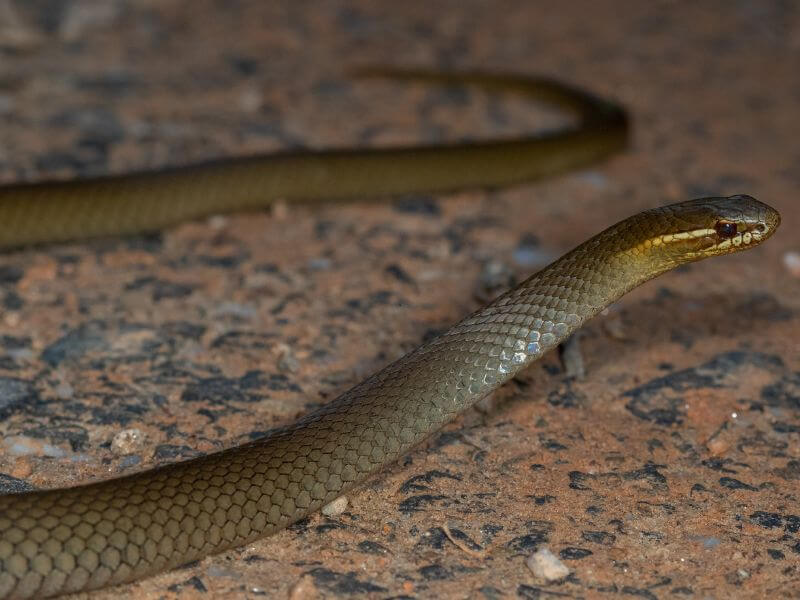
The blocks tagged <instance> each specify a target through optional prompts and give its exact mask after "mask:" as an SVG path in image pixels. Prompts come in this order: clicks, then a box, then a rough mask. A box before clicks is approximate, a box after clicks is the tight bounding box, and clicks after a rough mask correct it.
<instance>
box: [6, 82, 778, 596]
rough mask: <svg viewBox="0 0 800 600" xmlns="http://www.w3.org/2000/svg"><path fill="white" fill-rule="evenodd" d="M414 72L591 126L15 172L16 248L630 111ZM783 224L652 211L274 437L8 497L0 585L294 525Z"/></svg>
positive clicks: (550, 149) (171, 562) (564, 148)
mask: <svg viewBox="0 0 800 600" xmlns="http://www.w3.org/2000/svg"><path fill="white" fill-rule="evenodd" d="M381 75H383V73H381ZM394 75H398V73H394ZM399 76H400V77H403V78H408V79H423V80H429V81H432V82H434V83H444V84H453V83H470V84H473V83H477V84H479V85H483V86H485V87H488V88H495V89H503V90H514V91H518V92H522V93H524V94H528V95H533V96H536V97H540V98H545V99H547V100H550V101H553V102H555V103H557V104H558V105H560V106H564V107H566V108H568V109H572V110H574V111H576V113H577V114H578V115H579V119H578V126H577V127H575V128H573V129H571V130H567V131H565V132H560V133H558V134H544V135H541V136H538V137H536V138H520V139H515V140H502V141H497V142H470V143H466V144H455V145H451V146H438V147H423V148H416V149H415V148H389V149H372V150H331V151H324V152H300V153H286V154H279V155H272V156H263V157H255V158H249V159H244V160H231V161H225V162H220V163H214V164H208V165H203V166H198V167H188V168H179V169H174V170H169V171H164V172H158V173H150V174H148V173H137V174H133V175H125V176H120V177H118V176H111V177H106V178H98V179H92V180H83V181H80V180H79V181H75V182H49V183H43V184H24V185H17V186H8V187H5V188H0V223H2V227H0V244H2V245H3V246H4V247H17V246H25V245H36V244H42V243H49V242H59V241H64V240H73V239H82V238H87V237H97V236H104V235H121V234H128V233H138V232H142V231H149V230H153V229H160V228H163V227H166V226H169V225H170V224H172V223H176V222H178V221H182V220H185V219H189V218H198V217H201V216H203V215H206V214H213V213H215V212H220V211H223V210H231V209H237V210H238V209H252V208H256V207H259V206H263V205H264V204H265V203H266V202H267V201H268V200H274V199H276V198H289V199H294V200H298V201H300V200H318V199H324V198H344V197H348V196H367V197H369V196H373V195H381V194H387V195H389V194H396V193H402V192H408V191H412V190H433V191H442V190H448V189H454V188H456V187H463V186H465V185H466V186H473V185H479V186H487V187H492V186H496V185H506V184H509V183H514V182H517V181H522V180H525V179H529V178H532V177H539V176H544V175H547V174H551V173H555V172H559V171H563V170H565V169H567V168H574V167H575V166H578V165H582V164H587V163H588V162H591V161H594V160H597V159H598V158H602V157H603V156H606V155H607V154H609V153H610V152H612V151H614V150H615V149H619V148H620V147H621V146H622V145H623V144H624V140H625V137H626V130H627V117H626V115H625V112H624V111H623V110H622V109H621V108H620V107H618V106H617V105H615V104H613V103H609V102H606V101H603V100H600V99H598V98H596V97H594V96H592V95H590V94H587V93H585V92H582V91H580V90H577V89H575V88H570V87H567V86H564V85H562V84H560V83H558V82H556V81H554V80H546V79H533V78H530V79H527V78H519V77H518V78H514V77H508V76H505V77H499V76H494V75H492V76H490V75H476V74H474V73H471V74H468V75H459V76H453V75H446V76H443V75H440V74H430V73H424V72H422V73H421V72H417V71H414V72H411V71H403V72H401V73H399ZM554 155H558V156H554ZM476 171H477V173H476ZM265 198H266V199H267V200H265ZM779 223H780V215H779V213H778V212H777V211H776V210H774V209H773V208H771V207H769V206H768V205H766V204H764V203H762V202H759V201H758V200H756V199H754V198H752V197H750V196H747V195H737V196H730V197H714V198H700V199H694V200H689V201H685V202H681V203H677V204H672V205H667V206H662V207H658V208H653V209H649V210H646V211H644V212H641V213H639V214H636V215H634V216H631V217H629V218H627V219H625V220H623V221H621V222H619V223H617V224H616V225H613V226H611V227H609V228H607V229H605V230H604V231H602V232H601V233H599V234H598V235H596V236H594V237H592V238H591V239H589V240H588V241H586V242H584V243H583V244H581V245H579V246H578V247H576V248H575V249H574V250H572V251H571V252H569V253H567V254H566V255H564V256H563V257H561V258H559V259H558V260H556V261H555V262H553V263H552V264H550V265H549V266H547V267H545V268H544V269H542V270H540V271H539V272H537V273H535V274H533V275H531V276H530V277H529V278H528V279H526V280H525V281H523V282H522V283H520V284H519V285H517V286H516V287H514V288H513V289H511V290H509V291H508V292H506V293H504V294H503V295H501V296H499V297H498V298H497V299H495V300H494V301H492V302H490V303H489V304H487V305H486V306H484V307H483V308H480V309H479V310H477V311H476V312H474V313H473V314H472V315H470V316H468V317H466V318H465V319H463V320H462V321H460V322H459V323H457V324H456V325H454V326H453V327H451V328H450V329H448V330H446V331H444V332H443V333H441V334H439V335H438V336H436V337H435V338H433V339H431V340H429V341H427V342H426V343H424V344H422V345H421V346H419V347H418V348H417V349H415V350H413V351H411V352H410V353H408V354H407V355H405V356H404V357H402V358H400V359H399V360H397V361H395V362H393V363H391V364H389V365H388V366H386V367H384V368H383V369H381V370H380V371H378V372H377V373H375V374H373V375H372V376H370V377H368V378H367V379H365V380H364V381H362V382H361V383H359V384H357V385H356V386H355V387H353V388H352V389H350V390H349V391H346V392H345V393H343V394H341V395H340V396H338V397H337V398H335V399H334V400H332V401H330V402H328V403H326V404H324V405H323V406H322V407H320V408H318V409H316V410H314V411H312V412H310V413H308V414H306V415H305V416H303V417H301V418H300V419H299V420H297V421H296V422H294V423H291V424H288V425H286V426H283V427H280V428H277V429H274V430H272V431H271V432H269V433H267V434H265V435H264V436H263V437H260V438H258V439H256V440H253V441H251V442H248V443H246V444H243V445H239V446H235V447H232V448H229V449H227V450H223V451H220V452H216V453H212V454H208V455H205V456H201V457H198V458H194V459H191V460H187V461H184V462H178V463H174V464H169V465H165V466H160V467H157V468H154V469H151V470H146V471H143V472H139V473H135V474H132V475H128V476H124V477H120V478H116V479H110V480H106V481H99V482H94V483H88V484H85V485H78V486H76V487H70V488H65V489H51V490H36V491H32V492H24V493H19V494H8V495H3V496H0V598H2V599H11V598H14V599H17V598H39V597H50V596H56V595H60V594H66V593H70V592H77V591H87V590H93V589H97V588H101V587H104V586H110V585H115V584H120V583H125V582H130V581H133V580H136V579H139V578H143V577H147V576H150V575H153V574H156V573H159V572H162V571H165V570H169V569H173V568H176V567H179V566H181V565H183V564H186V563H188V562H191V561H195V560H198V559H200V558H203V557H205V556H208V555H210V554H215V553H219V552H221V551H224V550H226V549H230V548H234V547H237V546H242V545H245V544H248V543H250V542H252V541H254V540H257V539H259V538H261V537H264V536H267V535H270V534H273V533H275V532H277V531H280V530H281V529H283V528H285V527H287V526H288V525H290V524H291V523H293V522H295V521H297V520H298V519H300V518H303V517H304V516H306V515H308V514H310V513H312V512H313V511H316V510H317V509H319V508H320V507H322V506H324V505H326V504H327V503H330V502H331V501H332V500H334V499H336V498H337V497H339V496H341V495H342V494H343V493H345V492H347V491H348V490H350V489H351V488H353V487H354V486H356V485H357V484H358V483H360V482H362V481H364V480H365V479H366V478H367V477H369V476H370V475H371V474H373V473H375V472H376V471H378V470H379V469H381V468H382V467H384V466H385V465H387V464H389V463H391V462H392V461H395V460H396V459H397V458H398V457H399V456H401V455H402V454H404V453H406V452H407V451H408V450H409V449H411V448H412V447H414V446H416V445H418V444H420V443H421V442H423V440H425V439H426V438H427V437H428V436H430V435H431V433H433V432H434V431H436V430H438V429H439V428H440V427H442V426H443V425H444V424H445V423H447V422H448V421H450V420H452V419H453V418H455V417H456V416H457V415H458V414H460V413H462V412H463V411H465V410H466V409H467V408H469V407H470V406H472V405H473V404H474V403H475V402H477V401H478V400H480V399H481V398H483V397H485V396H486V395H487V394H489V393H490V392H492V391H493V390H495V389H497V388H498V387H499V386H501V385H503V384H504V383H505V382H507V381H508V380H509V379H511V378H512V377H514V376H515V375H516V374H517V373H518V372H519V371H520V370H521V369H524V368H525V367H526V366H528V365H529V364H531V363H532V362H534V361H536V360H537V359H539V358H540V357H541V356H542V355H543V354H545V353H546V352H547V351H548V350H551V349H552V348H554V347H556V346H557V345H558V344H559V343H561V342H562V341H564V340H565V339H566V338H567V337H568V336H570V335H571V334H572V333H573V332H574V331H576V330H577V329H578V328H580V327H581V326H582V325H583V324H584V323H585V322H586V321H587V320H589V319H590V318H592V317H593V316H594V315H596V314H597V313H598V312H600V311H602V310H603V309H604V308H605V307H606V306H608V305H609V304H610V303H613V302H615V301H616V300H617V299H619V298H620V297H621V296H622V295H623V294H625V293H626V292H628V291H629V290H631V289H633V288H634V287H636V286H638V285H640V284H642V283H644V282H646V281H648V280H650V279H652V278H654V277H656V276H658V275H660V274H662V273H665V272H667V271H669V270H671V269H674V268H675V267H678V266H680V265H683V264H686V263H689V262H693V261H697V260H701V259H704V258H707V257H712V256H716V255H722V254H729V253H733V252H737V251H741V250H744V249H748V248H753V247H755V246H757V245H759V244H760V243H762V242H763V241H764V240H766V239H767V238H769V237H770V236H771V235H772V234H773V233H774V232H775V230H776V228H777V227H778V225H779Z"/></svg>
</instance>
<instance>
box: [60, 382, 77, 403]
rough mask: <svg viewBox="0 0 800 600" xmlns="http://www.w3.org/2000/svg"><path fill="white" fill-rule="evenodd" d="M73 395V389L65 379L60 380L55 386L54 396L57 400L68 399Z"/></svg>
mask: <svg viewBox="0 0 800 600" xmlns="http://www.w3.org/2000/svg"><path fill="white" fill-rule="evenodd" d="M74 395H75V390H73V389H72V386H71V385H70V384H68V383H67V382H66V381H62V382H61V383H59V384H58V386H56V396H57V397H58V399H59V400H70V399H71V398H72V397H73V396H74Z"/></svg>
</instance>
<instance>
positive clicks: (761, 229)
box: [753, 223, 767, 235]
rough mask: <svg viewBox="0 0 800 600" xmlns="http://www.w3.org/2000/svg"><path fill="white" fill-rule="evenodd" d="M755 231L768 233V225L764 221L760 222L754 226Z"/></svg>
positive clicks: (762, 233)
mask: <svg viewBox="0 0 800 600" xmlns="http://www.w3.org/2000/svg"><path fill="white" fill-rule="evenodd" d="M753 231H754V232H755V233H758V234H760V235H764V234H765V233H767V226H766V225H765V224H764V223H759V224H758V225H756V226H755V227H753Z"/></svg>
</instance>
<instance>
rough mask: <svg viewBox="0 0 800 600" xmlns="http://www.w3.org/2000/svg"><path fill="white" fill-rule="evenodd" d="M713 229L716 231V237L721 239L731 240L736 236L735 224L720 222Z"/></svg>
mask: <svg viewBox="0 0 800 600" xmlns="http://www.w3.org/2000/svg"><path fill="white" fill-rule="evenodd" d="M714 229H715V230H716V231H717V235H718V236H719V237H721V238H725V239H727V238H732V237H733V236H735V235H736V231H737V229H736V223H729V222H725V221H720V222H719V223H717V224H716V225H714Z"/></svg>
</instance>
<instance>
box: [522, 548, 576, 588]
mask: <svg viewBox="0 0 800 600" xmlns="http://www.w3.org/2000/svg"><path fill="white" fill-rule="evenodd" d="M525 564H526V565H528V568H529V569H530V570H531V572H533V575H534V577H536V578H537V579H543V580H545V581H558V580H559V579H564V578H565V577H566V576H567V575H569V568H568V567H567V566H566V565H565V564H564V563H563V562H561V561H560V560H559V558H558V557H557V556H556V555H555V554H553V553H552V552H550V550H548V549H547V548H542V549H540V550H537V551H536V552H534V553H533V554H531V555H530V556H529V557H528V560H526V561H525Z"/></svg>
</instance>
